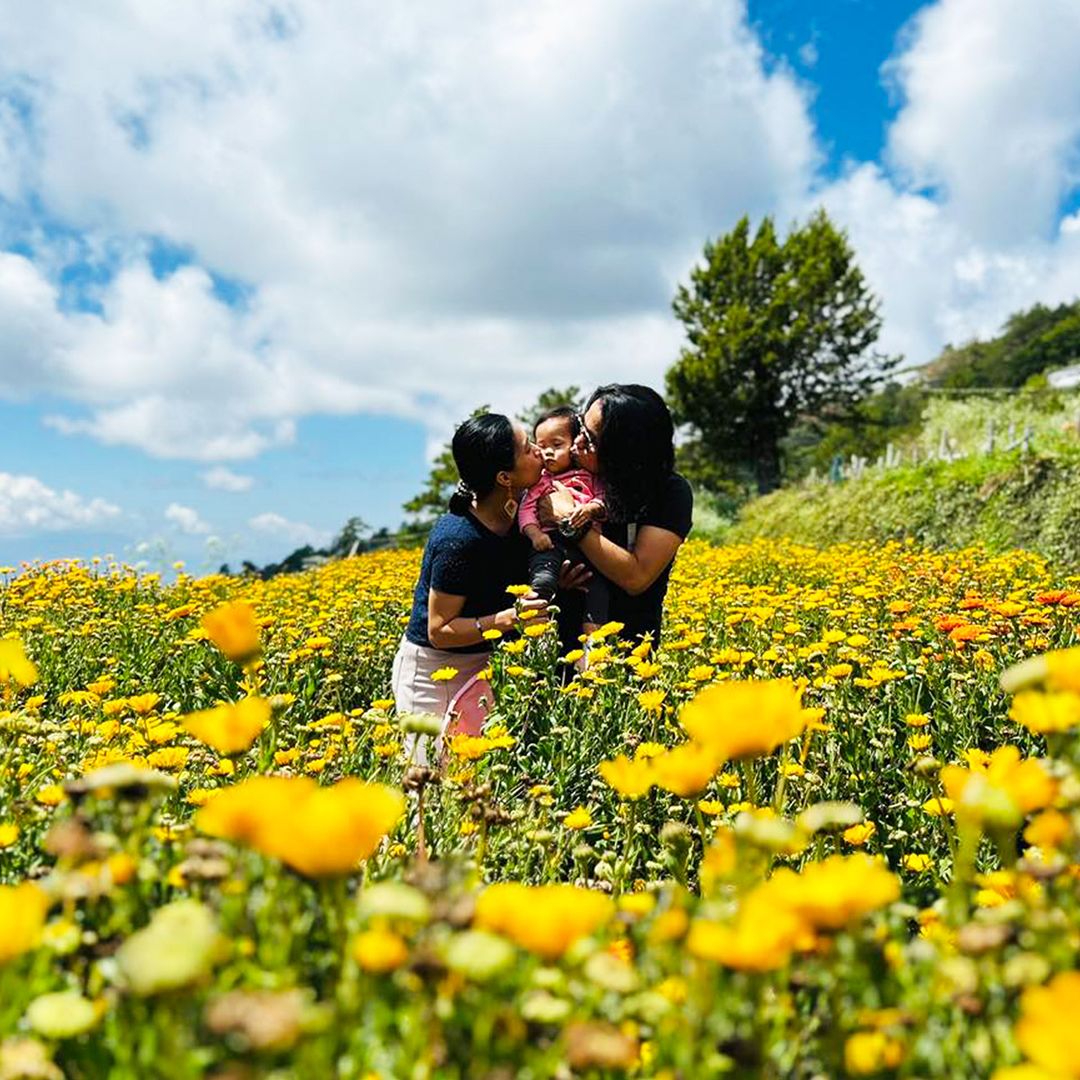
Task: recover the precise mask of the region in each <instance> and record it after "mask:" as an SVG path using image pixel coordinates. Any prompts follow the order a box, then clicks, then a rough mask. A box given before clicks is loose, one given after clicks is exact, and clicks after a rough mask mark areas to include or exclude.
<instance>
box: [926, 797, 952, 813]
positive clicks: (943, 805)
mask: <svg viewBox="0 0 1080 1080" xmlns="http://www.w3.org/2000/svg"><path fill="white" fill-rule="evenodd" d="M922 808H923V810H925V811H926V813H928V814H929V815H930V816H931V817H941V816H942V815H943V814H951V813H952V809H953V801H952V799H946V798H943V797H942V798H936V799H927V800H926V802H924V803H923V804H922Z"/></svg>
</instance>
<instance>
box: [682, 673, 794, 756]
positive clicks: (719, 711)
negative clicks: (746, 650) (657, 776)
mask: <svg viewBox="0 0 1080 1080" xmlns="http://www.w3.org/2000/svg"><path fill="white" fill-rule="evenodd" d="M809 719H810V717H809V715H808V710H806V709H804V708H803V705H802V696H801V694H800V692H799V691H798V690H797V689H796V688H795V686H794V684H792V683H791V682H789V681H787V680H786V679H775V680H772V679H770V680H759V679H736V680H730V681H726V682H721V683H715V684H714V685H712V686H709V687H707V688H706V689H704V690H702V691H701V693H700V694H698V695H697V697H695V698H694V699H693V700H691V701H688V702H687V703H686V704H685V705H684V706H683V707H682V710H681V712H680V713H679V721H680V723H681V724H682V726H683V727H684V728H685V730H686V732H687V734H688V735H690V736H691V738H693V739H696V740H697V741H698V742H699V743H703V744H705V745H706V746H708V747H710V749H712V750H714V751H715V752H716V753H717V754H718V755H719V756H720V757H721V758H723V759H724V760H728V761H730V760H732V759H734V758H743V757H756V756H759V755H762V754H771V753H772V752H773V751H774V750H775V749H776V748H777V747H778V746H782V745H783V744H784V743H786V742H787V741H788V740H789V739H793V738H795V736H796V735H799V734H801V733H802V731H803V729H804V728H805V727H806V725H807V722H808V721H809Z"/></svg>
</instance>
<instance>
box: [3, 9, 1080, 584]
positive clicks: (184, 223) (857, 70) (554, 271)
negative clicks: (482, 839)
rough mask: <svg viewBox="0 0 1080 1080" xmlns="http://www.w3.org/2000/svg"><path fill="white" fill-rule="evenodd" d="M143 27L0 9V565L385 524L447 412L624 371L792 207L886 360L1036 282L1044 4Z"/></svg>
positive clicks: (1053, 184)
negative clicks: (841, 232) (729, 255)
mask: <svg viewBox="0 0 1080 1080" xmlns="http://www.w3.org/2000/svg"><path fill="white" fill-rule="evenodd" d="M163 11H164V13H163V14H161V15H160V16H159V17H157V18H152V19H146V18H143V19H142V20H141V21H139V20H138V19H137V17H136V15H135V14H134V13H133V9H131V8H130V6H129V5H126V4H123V3H121V2H120V0H105V2H103V3H102V4H97V5H89V6H86V7H85V8H79V9H72V8H71V7H70V6H68V5H64V4H61V3H60V2H59V0H41V2H40V3H38V4H35V5H26V6H25V7H22V8H20V9H18V10H17V12H16V13H15V14H11V13H9V15H8V17H6V19H5V23H4V25H3V26H0V564H17V563H18V562H20V561H22V560H30V559H35V558H54V557H61V556H82V557H89V556H91V555H94V554H106V553H108V554H113V555H115V556H117V557H119V558H121V559H124V560H125V561H129V562H143V563H145V564H147V565H149V566H153V567H154V568H159V567H163V566H167V565H168V564H170V563H171V562H172V561H173V560H175V559H182V560H184V561H186V562H187V563H188V565H189V568H191V569H194V570H208V569H214V568H216V567H217V566H218V565H220V564H221V563H222V562H229V563H231V564H232V565H233V566H236V565H238V564H239V562H240V561H241V560H242V559H245V558H246V559H251V560H252V561H254V562H256V563H260V564H261V563H264V562H267V561H270V560H276V559H278V558H281V557H283V556H284V555H285V554H287V553H288V552H289V551H290V550H292V549H293V548H294V547H296V546H297V545H298V544H300V543H303V542H307V541H311V542H314V543H320V542H323V541H324V540H325V539H327V538H329V536H331V535H332V534H333V533H334V532H335V531H336V530H337V529H338V528H339V527H340V526H341V524H342V523H343V522H344V521H345V519H346V518H348V517H349V516H351V515H354V514H359V515H360V516H362V517H363V518H364V519H365V520H366V521H368V522H369V523H370V524H371V525H372V526H374V527H378V526H383V525H386V526H390V527H394V526H396V525H397V523H398V522H399V521H400V520H401V518H402V511H401V504H402V502H403V501H405V500H406V499H407V498H408V497H409V496H410V495H411V494H413V493H414V492H415V491H416V490H417V489H418V488H419V487H420V485H421V484H422V482H423V479H424V476H425V474H426V471H427V467H428V464H427V463H428V461H429V457H430V454H431V453H432V452H433V451H434V450H435V449H437V447H438V446H439V445H440V444H441V443H442V442H443V441H445V439H446V438H447V436H448V434H449V432H450V431H451V430H452V426H453V424H454V422H455V421H456V420H457V419H459V418H460V417H461V416H463V415H465V414H466V413H467V412H468V411H469V410H470V409H471V408H472V407H474V406H475V405H476V404H478V403H481V402H488V403H490V404H492V405H493V406H494V407H496V408H501V409H504V410H506V411H515V410H516V409H518V408H520V407H522V406H523V405H524V404H525V403H527V402H528V401H529V400H531V399H532V398H533V397H535V395H536V393H538V392H539V391H540V390H542V389H544V388H546V387H548V386H551V385H566V384H569V383H577V384H579V385H582V386H584V387H586V388H588V387H589V386H591V385H595V384H596V383H600V382H606V381H613V380H625V381H644V382H650V383H653V384H656V385H659V384H660V383H661V382H662V379H663V373H664V370H665V368H666V367H667V366H668V364H669V363H670V362H671V360H672V358H673V357H674V355H675V353H676V351H677V349H678V346H679V329H678V326H677V324H676V323H675V321H674V320H673V318H672V317H671V315H670V310H669V302H670V297H671V295H672V291H673V289H674V287H675V285H676V283H677V282H678V281H679V280H680V279H682V278H683V277H685V274H686V272H687V270H688V268H689V266H690V265H691V264H692V262H693V260H694V258H695V257H696V255H697V253H698V252H699V251H700V248H701V245H702V243H703V242H704V241H705V239H707V238H708V237H710V236H715V235H717V234H719V233H722V232H723V231H725V230H726V229H727V228H730V226H731V225H732V224H733V223H734V221H735V220H737V218H738V217H739V216H741V215H742V214H743V213H749V214H751V215H752V216H753V217H755V218H756V217H758V216H760V215H761V214H765V213H771V214H774V215H775V216H776V217H777V219H778V221H779V222H780V223H781V224H787V223H789V222H790V221H794V220H797V219H799V218H800V217H804V216H805V215H807V214H808V213H810V212H812V211H813V209H815V208H816V207H817V206H820V205H824V206H825V207H826V208H827V209H828V211H829V213H830V214H831V215H832V216H833V217H834V219H836V220H837V221H838V222H839V223H840V224H841V225H843V226H844V227H845V228H846V229H847V230H848V233H849V236H850V237H851V240H852V243H853V245H854V246H855V249H856V252H857V255H858V257H859V260H860V265H862V267H863V269H864V271H865V273H866V275H867V277H868V279H869V280H870V283H871V285H872V287H873V288H874V289H875V291H876V292H877V293H878V295H879V296H880V297H881V298H882V303H883V313H884V318H885V327H884V332H883V339H882V343H881V344H882V346H883V347H884V348H885V349H887V350H888V351H890V352H899V353H903V354H904V356H905V358H906V361H907V362H908V363H920V362H924V361H925V360H928V359H929V358H930V357H932V356H933V355H934V354H935V353H936V352H937V351H938V350H939V349H940V348H941V347H942V345H944V344H945V343H946V342H950V341H952V342H956V341H961V340H966V339H968V338H970V337H972V336H976V335H985V334H989V333H992V332H993V331H994V330H995V329H996V328H997V327H998V326H999V325H1000V323H1001V322H1002V320H1003V319H1004V318H1005V317H1006V316H1007V315H1008V314H1009V313H1010V312H1011V311H1014V310H1016V309H1018V308H1020V307H1024V306H1027V305H1029V304H1031V303H1034V302H1035V301H1037V300H1042V301H1045V302H1059V301H1062V300H1069V299H1072V298H1073V297H1074V296H1075V294H1076V286H1075V284H1074V282H1075V281H1077V280H1080V214H1078V209H1080V183H1078V179H1080V71H1078V68H1077V65H1076V64H1075V62H1074V57H1075V54H1076V49H1077V47H1078V46H1080V11H1078V9H1077V6H1076V4H1075V3H1072V2H1071V0H1046V4H1045V10H1043V11H1041V14H1040V18H1039V19H1038V20H1034V19H1031V18H1030V17H1028V15H1026V14H1025V13H1024V12H1023V11H1021V10H1019V9H1018V7H1017V5H1015V4H1012V3H1010V2H1009V0H936V2H934V3H927V4H916V3H907V2H901V0H892V2H890V3H882V2H871V0H820V2H817V3H812V4H811V3H806V2H805V0H751V2H749V4H744V3H740V2H739V0H703V2H702V3H700V4H695V5H685V4H682V3H679V2H678V0H597V2H596V3H595V4H593V5H590V6H589V7H588V8H587V9H582V8H581V7H580V6H579V5H574V4H572V3H570V2H569V0H550V2H548V3H545V4H541V5H530V6H529V7H527V8H519V7H517V6H514V5H504V4H500V3H497V2H495V0H463V2H462V4H461V5H460V6H455V7H454V10H453V11H451V10H450V7H449V6H446V5H440V4H437V3H436V2H435V0H430V2H425V3H419V4H417V5H410V6H409V7H408V8H407V9H406V8H391V7H387V6H386V5H376V4H374V3H368V2H366V0H364V2H348V0H325V2H323V3H320V4H314V3H311V2H307V0H296V2H293V3H285V2H284V0H282V2H280V3H279V2H277V0H215V2H213V3H211V2H210V0H199V2H193V3H192V4H190V5H183V6H181V7H177V8H175V9H169V10H167V11H165V10H164V9H163ZM91 42H92V43H93V48H89V47H88V45H89V43H91Z"/></svg>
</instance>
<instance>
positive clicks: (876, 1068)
mask: <svg viewBox="0 0 1080 1080" xmlns="http://www.w3.org/2000/svg"><path fill="white" fill-rule="evenodd" d="M903 1060H904V1047H903V1044H902V1043H899V1042H897V1041H896V1039H893V1038H891V1037H890V1036H888V1035H886V1034H885V1032H883V1031H858V1032H856V1033H855V1034H854V1035H849V1036H848V1039H847V1042H845V1043H844V1068H845V1069H847V1071H848V1072H849V1073H851V1075H852V1076H870V1075H872V1074H873V1073H878V1072H881V1071H883V1070H884V1069H895V1068H896V1067H897V1066H898V1065H899V1064H900V1063H901V1062H902V1061H903Z"/></svg>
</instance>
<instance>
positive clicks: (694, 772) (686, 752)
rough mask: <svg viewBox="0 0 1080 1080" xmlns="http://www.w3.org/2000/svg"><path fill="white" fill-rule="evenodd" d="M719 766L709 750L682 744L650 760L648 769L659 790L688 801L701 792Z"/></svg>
mask: <svg viewBox="0 0 1080 1080" xmlns="http://www.w3.org/2000/svg"><path fill="white" fill-rule="evenodd" d="M720 764H721V762H720V758H719V757H718V756H717V754H716V752H715V750H713V748H712V747H708V746H702V745H701V744H700V743H696V742H686V743H682V744H681V745H680V746H676V747H675V748H674V749H673V750H668V751H667V752H666V753H664V754H660V755H659V756H658V757H655V758H653V759H652V770H653V776H654V777H655V782H656V784H657V785H658V786H659V787H662V788H663V789H664V790H665V791H670V792H671V793H672V794H673V795H679V796H681V797H682V798H689V797H690V796H691V795H698V794H700V793H701V792H702V791H704V790H705V788H706V787H707V786H708V784H709V781H710V780H711V779H712V778H713V777H714V776H715V775H716V770H717V769H718V768H719V767H720Z"/></svg>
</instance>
